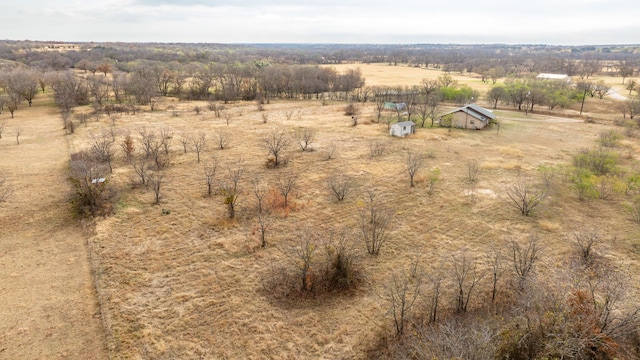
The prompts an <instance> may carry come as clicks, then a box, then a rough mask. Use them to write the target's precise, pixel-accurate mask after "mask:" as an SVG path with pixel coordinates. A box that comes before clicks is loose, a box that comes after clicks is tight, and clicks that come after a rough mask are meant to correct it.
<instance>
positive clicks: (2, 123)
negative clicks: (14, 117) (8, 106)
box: [0, 104, 7, 139]
mask: <svg viewBox="0 0 640 360" xmlns="http://www.w3.org/2000/svg"><path fill="white" fill-rule="evenodd" d="M1 105H2V104H0V110H1V109H2V106H1ZM6 126H7V120H0V139H2V132H3V131H4V129H5V127H6Z"/></svg>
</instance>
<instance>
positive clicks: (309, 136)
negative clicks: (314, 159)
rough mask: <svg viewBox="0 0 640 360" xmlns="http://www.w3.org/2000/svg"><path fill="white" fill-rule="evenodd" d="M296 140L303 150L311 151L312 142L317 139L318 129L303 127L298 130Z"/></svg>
mask: <svg viewBox="0 0 640 360" xmlns="http://www.w3.org/2000/svg"><path fill="white" fill-rule="evenodd" d="M295 136H296V140H297V141H298V145H299V146H300V149H301V150H302V151H311V150H312V149H311V147H310V146H311V144H312V143H313V141H314V140H315V137H316V131H315V130H314V129H309V128H303V129H298V130H296V133H295Z"/></svg>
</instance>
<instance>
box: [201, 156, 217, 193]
mask: <svg viewBox="0 0 640 360" xmlns="http://www.w3.org/2000/svg"><path fill="white" fill-rule="evenodd" d="M217 170H218V158H216V157H215V156H213V157H211V159H210V160H209V161H207V162H206V163H205V165H204V179H205V181H206V183H207V196H211V194H212V192H213V185H214V181H215V177H216V171H217Z"/></svg>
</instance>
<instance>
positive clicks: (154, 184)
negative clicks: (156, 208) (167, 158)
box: [147, 171, 165, 205]
mask: <svg viewBox="0 0 640 360" xmlns="http://www.w3.org/2000/svg"><path fill="white" fill-rule="evenodd" d="M147 181H148V183H149V186H150V187H151V190H153V194H154V195H155V202H154V204H156V205H157V204H159V203H160V200H161V199H162V196H161V190H162V189H163V188H164V182H165V181H164V174H162V173H161V172H160V171H154V172H153V173H151V174H150V175H149V179H148V180H147Z"/></svg>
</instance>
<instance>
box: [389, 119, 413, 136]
mask: <svg viewBox="0 0 640 360" xmlns="http://www.w3.org/2000/svg"><path fill="white" fill-rule="evenodd" d="M415 133H416V124H415V123H414V122H413V121H403V122H398V123H395V124H393V125H391V129H390V130H389V135H393V136H400V137H402V136H406V135H410V134H415Z"/></svg>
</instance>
